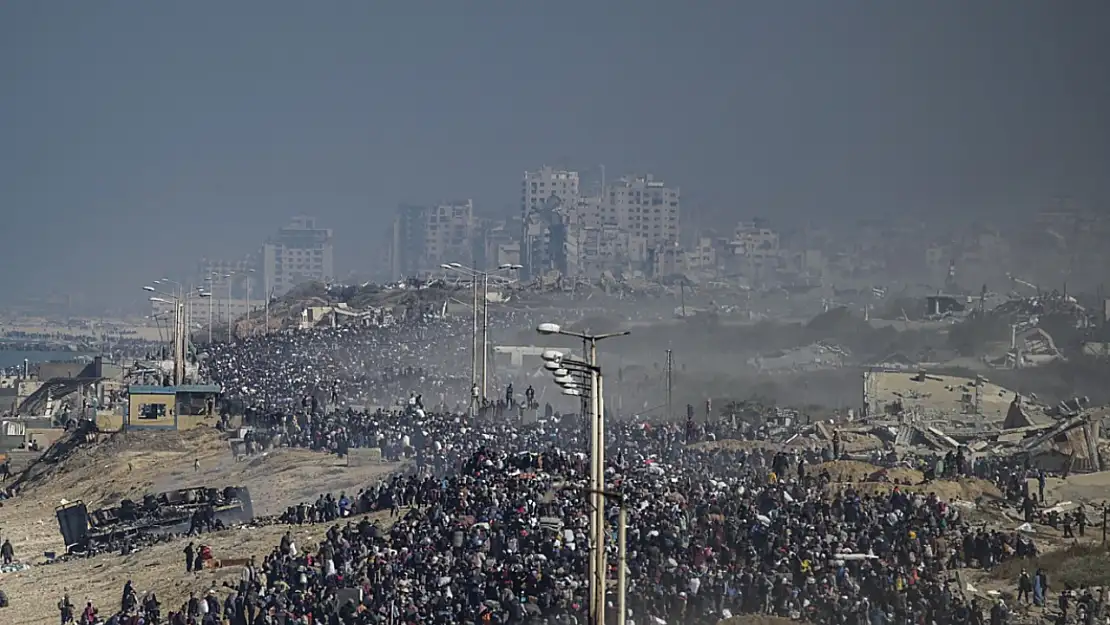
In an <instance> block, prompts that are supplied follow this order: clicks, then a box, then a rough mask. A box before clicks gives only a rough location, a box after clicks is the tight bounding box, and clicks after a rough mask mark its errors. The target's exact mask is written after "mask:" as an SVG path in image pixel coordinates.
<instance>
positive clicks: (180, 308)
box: [143, 286, 212, 386]
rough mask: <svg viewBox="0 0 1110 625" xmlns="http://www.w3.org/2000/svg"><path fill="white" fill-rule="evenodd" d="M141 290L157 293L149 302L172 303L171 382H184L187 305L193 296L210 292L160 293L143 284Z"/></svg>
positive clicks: (186, 346) (200, 295) (175, 383)
mask: <svg viewBox="0 0 1110 625" xmlns="http://www.w3.org/2000/svg"><path fill="white" fill-rule="evenodd" d="M143 290H144V291H147V292H148V293H156V294H157V295H155V296H151V297H150V301H151V302H157V303H163V304H173V310H174V317H173V324H174V326H173V337H174V340H173V383H174V385H175V386H176V385H178V384H183V383H184V382H185V356H186V353H187V352H188V342H187V341H188V320H187V307H188V306H189V305H190V302H191V301H193V299H194V298H205V297H211V296H212V294H211V293H208V292H206V291H197V292H195V293H192V292H187V291H186V292H184V293H182V294H181V295H180V296H178V295H177V294H176V293H174V294H173V295H170V294H169V293H162V292H161V291H159V290H158V289H155V288H154V287H153V286H144V287H143ZM159 296H161V297H159Z"/></svg>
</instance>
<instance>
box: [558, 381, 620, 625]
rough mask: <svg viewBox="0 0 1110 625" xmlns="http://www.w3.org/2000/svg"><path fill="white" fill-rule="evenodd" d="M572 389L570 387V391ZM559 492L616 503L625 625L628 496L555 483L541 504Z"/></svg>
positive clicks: (618, 595)
mask: <svg viewBox="0 0 1110 625" xmlns="http://www.w3.org/2000/svg"><path fill="white" fill-rule="evenodd" d="M564 388H565V387H564ZM574 388H575V387H571V389H574ZM571 389H566V390H564V394H568V395H575V393H567V392H566V391H567V390H571ZM560 490H576V491H579V492H585V493H587V494H590V495H592V494H595V493H597V494H600V495H602V496H603V497H606V498H608V499H612V500H614V501H616V502H617V506H618V508H619V513H620V516H619V517H618V520H617V566H618V568H617V625H625V624H626V623H627V622H628V621H627V619H628V583H627V582H628V575H627V569H628V549H627V542H628V496H627V495H625V494H624V493H623V492H613V491H594V490H592V489H589V488H576V487H574V486H568V485H563V484H558V483H556V484H555V485H554V486H553V487H552V488H551V490H549V491H548V492H546V493H544V495H543V498H542V501H543V503H545V504H547V503H551V502H552V501H554V500H555V494H556V493H557V492H558V491H560Z"/></svg>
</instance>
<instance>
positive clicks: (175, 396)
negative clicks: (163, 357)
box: [123, 384, 221, 430]
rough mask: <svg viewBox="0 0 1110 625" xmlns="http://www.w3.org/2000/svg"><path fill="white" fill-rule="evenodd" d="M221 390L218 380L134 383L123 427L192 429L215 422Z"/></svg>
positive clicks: (130, 389)
mask: <svg viewBox="0 0 1110 625" xmlns="http://www.w3.org/2000/svg"><path fill="white" fill-rule="evenodd" d="M220 392H221V389H220V387H219V385H216V384H190V385H181V386H130V387H128V389H127V413H126V414H125V415H124V418H123V429H125V430H132V429H141V430H190V429H192V428H195V427H197V426H200V425H215V424H216V420H217V412H216V403H217V401H218V400H219V397H220Z"/></svg>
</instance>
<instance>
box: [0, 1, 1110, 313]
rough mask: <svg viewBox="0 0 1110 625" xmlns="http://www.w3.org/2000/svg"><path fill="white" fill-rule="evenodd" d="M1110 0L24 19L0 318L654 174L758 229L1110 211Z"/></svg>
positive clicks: (289, 9)
mask: <svg viewBox="0 0 1110 625" xmlns="http://www.w3.org/2000/svg"><path fill="white" fill-rule="evenodd" d="M1107 33H1110V3H1107V2H1105V1H1103V0H1069V1H1067V2H1050V1H1048V0H1043V1H1040V2H1030V1H1025V0H1005V1H1003V0H997V1H993V0H972V1H968V0H950V1H949V0H930V1H928V2H911V1H909V0H904V1H903V0H893V1H878V0H876V1H873V2H855V1H850V0H812V1H809V0H777V1H770V0H768V1H765V2H756V1H748V0H707V1H704V2H675V1H662V0H640V1H638V2H631V1H630V2H609V1H601V2H598V1H596V0H595V1H592V2H591V1H581V2H574V1H560V2H541V1H539V0H531V1H523V0H517V1H514V2H501V1H497V0H477V1H472V2H453V1H448V0H442V1H440V2H422V1H417V0H405V1H403V2H401V1H398V2H371V1H369V0H366V1H359V2H355V1H334V2H332V1H327V0H321V1H316V2H306V1H303V0H297V1H293V0H265V1H262V0H258V1H245V0H233V1H227V0H220V1H218V2H217V1H214V0H212V1H208V0H190V1H188V2H141V1H139V0H131V1H127V2H123V1H97V2H79V1H77V0H69V1H61V0H59V1H57V2H34V1H28V2H3V3H0V211H2V213H0V215H2V218H3V219H2V222H0V223H2V225H0V249H2V250H3V252H4V256H5V258H7V259H8V264H7V266H8V270H7V271H4V272H2V273H0V301H3V300H4V299H6V297H5V296H7V295H13V294H15V295H22V294H29V293H36V294H46V293H50V292H64V291H66V290H70V289H72V290H77V291H83V292H85V293H88V294H95V293H101V294H104V293H112V294H116V293H118V294H127V295H132V294H134V293H135V289H136V288H137V285H138V284H140V283H141V282H143V281H145V280H148V279H150V278H152V277H156V276H157V275H159V274H161V273H164V272H166V271H175V272H177V273H179V274H180V273H181V271H182V270H184V269H191V268H192V267H193V266H194V265H195V262H196V260H197V258H199V257H201V256H205V255H211V256H236V255H238V253H239V252H240V251H241V252H245V251H247V250H248V249H249V248H251V247H254V246H256V245H257V244H258V243H259V242H260V241H261V239H262V238H263V237H264V236H265V235H266V234H268V233H269V232H271V231H272V230H274V229H275V228H277V227H279V226H280V225H282V224H283V223H284V222H285V221H286V220H287V219H288V217H289V216H291V215H293V214H296V213H302V212H303V213H308V214H313V215H317V216H318V217H320V219H321V221H322V222H323V223H324V224H325V225H328V226H331V227H333V228H335V229H336V231H337V237H336V244H337V251H336V259H337V265H338V266H339V267H338V268H339V269H342V270H350V269H358V268H359V266H360V265H363V264H365V263H366V262H368V260H369V259H370V258H371V257H372V250H373V249H374V248H375V247H377V246H378V245H379V244H380V243H379V242H380V241H382V239H383V231H384V229H385V228H386V227H387V224H388V219H389V215H390V214H391V212H392V211H393V210H394V207H395V206H396V205H397V204H398V202H401V201H411V202H433V201H437V200H441V199H446V198H464V197H472V198H474V200H475V202H476V203H477V204H478V206H479V207H480V208H481V209H483V210H485V211H501V210H504V209H506V208H508V207H514V208H515V207H516V206H517V204H518V202H519V199H518V192H519V181H520V176H521V174H522V172H523V171H524V170H525V169H528V168H533V167H536V166H539V165H541V164H543V163H545V162H546V163H551V164H566V165H571V166H574V167H576V168H578V169H579V170H580V171H582V172H583V174H584V175H585V174H587V173H590V174H591V175H592V173H593V172H592V171H591V170H596V164H598V163H605V164H606V166H607V170H608V173H609V175H610V176H614V175H617V174H619V173H622V172H627V171H652V172H655V173H656V174H657V175H659V176H662V177H663V178H664V179H666V180H667V181H670V182H672V183H676V184H679V185H680V186H681V187H682V189H683V194H684V197H685V199H686V201H687V205H689V206H693V207H695V208H698V209H704V210H707V211H715V212H717V213H729V214H734V215H735V216H736V218H737V219H739V218H744V217H751V216H753V215H762V216H769V217H771V218H772V219H784V218H785V217H784V216H805V215H816V216H818V218H819V219H821V220H823V221H828V220H830V219H831V217H830V216H835V215H851V214H856V213H866V214H869V215H877V214H878V215H881V214H895V213H901V212H907V211H911V212H918V213H922V212H924V211H937V212H939V213H944V214H946V215H957V216H965V217H966V216H968V215H972V214H974V213H976V212H977V211H984V212H987V211H989V212H991V213H993V214H996V215H1005V214H1006V211H1007V210H1013V209H1023V210H1025V209H1029V208H1031V207H1035V206H1039V205H1042V204H1043V203H1044V202H1045V201H1047V199H1048V198H1052V197H1057V196H1069V197H1072V198H1075V200H1076V201H1077V202H1080V203H1086V204H1090V205H1095V206H1108V205H1110V202H1108V199H1110V192H1108V187H1110V175H1108V174H1110V125H1108V122H1107V121H1106V116H1107V114H1108V112H1110V43H1108V40H1110V37H1108V35H1107Z"/></svg>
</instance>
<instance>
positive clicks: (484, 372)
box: [440, 263, 523, 400]
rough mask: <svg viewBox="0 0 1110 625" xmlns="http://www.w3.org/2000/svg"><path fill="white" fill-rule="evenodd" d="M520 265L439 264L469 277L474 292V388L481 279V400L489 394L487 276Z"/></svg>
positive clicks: (476, 366) (472, 382)
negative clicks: (486, 267) (485, 267)
mask: <svg viewBox="0 0 1110 625" xmlns="http://www.w3.org/2000/svg"><path fill="white" fill-rule="evenodd" d="M522 267H523V265H516V264H512V263H505V264H503V265H499V266H498V268H497V271H496V272H490V271H482V270H480V269H474V268H473V267H466V266H464V265H462V264H460V263H445V264H443V265H440V268H441V269H445V270H447V271H457V272H459V273H461V274H463V275H466V276H469V277H470V279H471V286H472V287H474V292H473V293H474V308H473V311H472V318H473V327H474V330H473V332H474V334H473V340H474V346H473V352H474V354H475V356H474V358H473V359H472V366H473V370H474V371H475V374H474V375H473V376H472V379H471V383H470V386H471V388H474V386H475V385H476V384H478V381H477V377H478V375H477V370H478V361H477V354H478V339H477V336H478V291H477V286H478V278H481V279H482V310H481V314H482V351H481V354H482V364H481V380H482V385H481V398H482V399H483V400H485V399H486V398H487V397H489V394H488V393H489V278H490V276H491V275H494V274H495V273H498V272H501V271H517V270H519V269H521V268H522Z"/></svg>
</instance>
